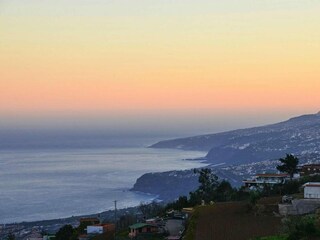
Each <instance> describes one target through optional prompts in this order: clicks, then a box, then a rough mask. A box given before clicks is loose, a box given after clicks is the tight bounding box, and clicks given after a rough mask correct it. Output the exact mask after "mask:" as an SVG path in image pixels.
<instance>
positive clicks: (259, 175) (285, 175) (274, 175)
mask: <svg viewBox="0 0 320 240" xmlns="http://www.w3.org/2000/svg"><path fill="white" fill-rule="evenodd" d="M256 176H257V177H289V174H286V173H280V174H277V173H261V174H256Z"/></svg>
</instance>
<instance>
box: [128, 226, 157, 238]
mask: <svg viewBox="0 0 320 240" xmlns="http://www.w3.org/2000/svg"><path fill="white" fill-rule="evenodd" d="M129 229H130V231H129V237H136V236H137V235H139V234H146V233H157V232H158V227H157V226H156V225H152V224H147V223H136V224H133V225H131V226H129Z"/></svg>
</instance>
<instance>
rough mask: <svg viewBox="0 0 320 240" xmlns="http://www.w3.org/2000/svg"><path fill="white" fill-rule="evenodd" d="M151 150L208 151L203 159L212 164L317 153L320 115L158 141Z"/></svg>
mask: <svg viewBox="0 0 320 240" xmlns="http://www.w3.org/2000/svg"><path fill="white" fill-rule="evenodd" d="M150 147H152V148H177V149H185V150H202V151H208V154H207V155H206V159H207V161H208V162H210V163H214V164H217V163H226V164H241V163H250V162H259V161H264V160H269V159H276V158H279V157H282V156H284V155H285V154H286V153H293V154H298V155H304V154H308V153H320V112H319V113H317V114H308V115H302V116H298V117H293V118H290V119H289V120H287V121H283V122H280V123H275V124H270V125H265V126H261V127H253V128H246V129H239V130H233V131H228V132H222V133H215V134H207V135H201V136H194V137H187V138H180V139H173V140H166V141H161V142H158V143H156V144H154V145H152V146H150Z"/></svg>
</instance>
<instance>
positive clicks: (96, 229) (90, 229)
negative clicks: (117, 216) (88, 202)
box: [87, 223, 115, 235]
mask: <svg viewBox="0 0 320 240" xmlns="http://www.w3.org/2000/svg"><path fill="white" fill-rule="evenodd" d="M114 230H115V225H114V224H112V223H106V224H96V225H91V226H90V225H89V226H87V234H88V235H92V234H102V233H106V232H113V231H114Z"/></svg>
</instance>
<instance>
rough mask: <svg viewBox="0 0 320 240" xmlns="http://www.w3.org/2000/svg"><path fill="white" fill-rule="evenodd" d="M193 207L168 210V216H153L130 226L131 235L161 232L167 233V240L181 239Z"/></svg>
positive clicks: (133, 236)
mask: <svg viewBox="0 0 320 240" xmlns="http://www.w3.org/2000/svg"><path fill="white" fill-rule="evenodd" d="M192 211H193V210H192V209H190V208H188V209H183V210H182V211H181V212H180V211H174V210H171V211H168V212H167V214H166V215H167V217H166V218H165V219H163V218H159V217H156V218H151V219H147V220H145V221H143V222H141V223H136V224H133V225H131V226H129V237H130V238H131V239H135V238H136V237H138V236H141V235H144V236H146V235H153V234H161V235H167V237H166V239H167V240H180V239H182V234H183V232H184V229H185V220H186V219H187V218H188V217H189V216H190V214H192Z"/></svg>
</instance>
